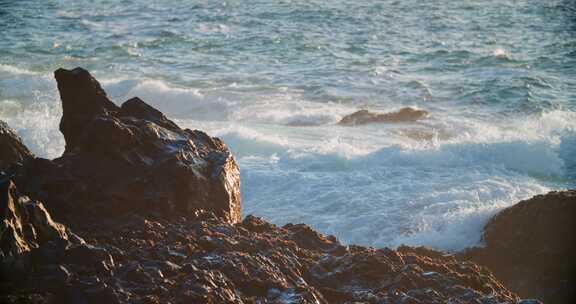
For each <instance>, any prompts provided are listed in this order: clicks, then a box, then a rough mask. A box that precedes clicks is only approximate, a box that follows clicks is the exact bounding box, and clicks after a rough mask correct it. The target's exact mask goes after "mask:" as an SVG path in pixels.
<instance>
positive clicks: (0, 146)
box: [0, 120, 34, 171]
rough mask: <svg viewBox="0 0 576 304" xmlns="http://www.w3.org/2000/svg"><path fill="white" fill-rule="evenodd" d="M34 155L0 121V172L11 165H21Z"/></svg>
mask: <svg viewBox="0 0 576 304" xmlns="http://www.w3.org/2000/svg"><path fill="white" fill-rule="evenodd" d="M33 157H34V155H33V154H32V152H30V150H28V148H27V147H26V146H25V145H24V144H23V143H22V140H21V139H20V137H18V135H16V133H14V131H12V130H11V129H10V127H8V125H7V124H6V123H5V122H3V121H1V120H0V171H2V170H5V169H7V168H8V167H9V166H10V165H11V164H14V163H22V162H24V161H26V160H29V159H31V158H33Z"/></svg>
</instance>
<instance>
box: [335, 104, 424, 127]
mask: <svg viewBox="0 0 576 304" xmlns="http://www.w3.org/2000/svg"><path fill="white" fill-rule="evenodd" d="M426 116H428V112H426V111H424V110H418V109H413V108H410V107H407V108H402V109H400V110H398V111H397V112H391V113H374V112H370V111H368V110H359V111H356V112H354V113H352V114H349V115H346V116H344V117H343V118H342V119H341V120H340V122H338V124H339V125H344V126H356V125H364V124H370V123H401V122H414V121H417V120H420V119H422V118H424V117H426Z"/></svg>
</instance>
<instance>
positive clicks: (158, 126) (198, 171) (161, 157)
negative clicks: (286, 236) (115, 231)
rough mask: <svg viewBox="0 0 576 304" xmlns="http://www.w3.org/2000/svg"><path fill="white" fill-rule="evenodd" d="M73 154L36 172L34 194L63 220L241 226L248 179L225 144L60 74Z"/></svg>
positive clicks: (29, 177) (31, 184)
mask: <svg viewBox="0 0 576 304" xmlns="http://www.w3.org/2000/svg"><path fill="white" fill-rule="evenodd" d="M55 76H56V80H57V82H58V89H59V90H60V95H61V98H62V107H63V117H62V121H61V124H60V130H61V131H62V134H64V138H65V139H66V151H65V153H64V155H62V157H60V158H58V159H55V160H54V161H47V160H41V159H37V160H35V161H34V162H32V163H31V164H30V165H29V166H28V168H27V169H28V171H27V172H26V178H24V179H25V180H26V181H25V184H26V191H27V192H28V193H34V194H38V195H39V197H40V198H41V199H42V200H44V201H46V202H47V203H49V204H50V205H51V206H54V210H55V212H56V215H62V214H69V213H70V210H75V211H78V210H82V209H86V210H85V211H88V213H89V214H107V215H113V214H122V213H125V212H132V211H135V210H136V211H138V210H139V211H143V212H161V213H171V214H179V215H185V214H189V213H191V212H193V211H196V210H208V211H212V212H214V213H215V214H216V215H218V216H220V217H222V218H225V219H226V220H228V221H230V222H238V221H240V205H241V202H240V174H239V169H238V166H237V165H236V162H235V160H234V157H233V156H232V154H231V153H230V151H229V150H228V148H227V147H226V145H225V144H224V143H223V142H222V141H221V140H219V139H218V138H213V137H210V136H208V135H206V134H205V133H204V132H202V131H198V130H194V131H192V130H188V129H181V128H180V127H178V126H177V125H176V124H175V123H174V122H172V121H170V120H169V119H168V118H166V117H165V116H164V115H163V114H162V113H161V112H160V111H158V110H156V109H154V108H153V107H151V106H150V105H148V104H146V103H145V102H144V101H142V100H140V99H139V98H132V99H130V100H128V101H126V102H125V103H124V104H122V106H121V107H118V106H116V105H115V104H114V103H113V102H112V101H110V100H109V99H108V97H107V96H106V93H105V92H104V90H102V88H101V86H100V84H99V83H98V81H96V79H94V78H93V77H92V76H91V75H90V73H88V71H86V70H84V69H81V68H76V69H74V70H71V71H69V70H64V69H59V70H57V71H56V72H55Z"/></svg>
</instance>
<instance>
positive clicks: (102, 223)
mask: <svg viewBox="0 0 576 304" xmlns="http://www.w3.org/2000/svg"><path fill="white" fill-rule="evenodd" d="M56 78H57V80H58V87H59V89H60V92H61V94H62V101H63V107H64V117H63V119H62V124H61V126H60V128H61V131H62V132H63V133H64V135H65V138H66V152H65V153H64V155H63V156H62V157H60V158H58V159H55V160H46V159H40V158H35V159H31V160H29V161H27V162H26V164H21V165H18V166H16V169H15V170H12V171H10V172H8V173H7V174H2V175H1V180H2V182H1V183H0V185H1V187H0V204H1V205H0V210H1V211H2V216H3V226H2V233H1V234H0V237H1V239H0V245H1V250H2V253H1V255H0V265H1V266H2V268H1V269H0V270H1V273H0V274H1V276H0V303H81V304H84V303H85V304H92V303H142V304H148V303H149V304H153V303H183V304H184V303H378V304H385V303H394V304H397V303H406V304H408V303H485V304H489V303H490V304H491V303H533V302H527V301H521V300H520V299H519V298H518V297H517V296H516V295H515V294H514V293H512V292H510V291H509V290H508V289H507V288H506V287H504V286H503V285H502V284H501V283H500V282H499V281H498V280H497V279H496V278H495V277H494V276H493V275H492V274H491V272H490V271H488V270H487V269H486V268H483V267H481V266H478V265H477V264H474V263H472V262H465V261H460V260H458V259H457V258H456V257H454V256H452V255H448V254H445V253H441V252H437V251H433V250H429V249H425V248H410V247H401V248H399V249H397V250H392V249H386V248H383V249H374V248H369V247H361V246H345V245H343V244H341V243H340V242H338V240H337V239H336V238H335V237H333V236H325V235H322V234H320V233H318V232H316V231H314V230H313V229H311V228H310V227H309V226H307V225H304V224H288V225H286V226H284V227H278V226H276V225H273V224H270V223H268V222H266V221H265V220H263V219H260V218H257V217H253V216H248V217H246V218H245V219H244V220H243V221H239V219H240V197H239V188H238V183H239V175H238V168H237V166H236V164H235V162H234V159H233V157H232V156H231V154H230V152H229V151H228V149H227V148H226V146H225V145H224V144H223V143H222V142H221V141H219V140H218V139H215V138H211V137H209V136H208V135H206V134H204V133H202V132H201V131H190V130H182V129H180V128H179V127H178V126H177V125H176V124H175V123H173V122H172V121H170V120H168V119H167V118H166V117H165V116H164V115H163V114H162V113H160V112H159V111H157V110H156V109H154V108H152V107H150V106H149V105H147V104H146V103H144V102H143V101H142V100H140V99H138V98H133V99H131V100H129V101H127V102H125V103H124V104H123V105H122V106H120V107H118V106H116V105H114V104H113V103H112V102H110V101H109V100H108V98H107V97H106V94H105V92H104V91H103V90H102V89H101V87H100V85H99V84H98V83H97V81H96V80H95V79H93V78H92V77H91V76H90V74H89V73H88V72H86V71H84V70H82V69H75V70H72V71H66V70H59V71H57V72H56ZM85 103H88V104H85ZM9 162H13V161H12V160H9ZM22 189H24V190H22ZM23 193H25V194H26V195H28V196H29V197H32V198H33V199H30V198H28V196H26V195H24V194H23ZM40 201H43V202H44V203H41V202H40ZM50 213H54V214H57V217H56V216H55V218H56V219H57V220H59V221H60V222H61V224H60V223H56V222H55V221H54V220H52V217H51V216H50ZM534 303H537V302H534Z"/></svg>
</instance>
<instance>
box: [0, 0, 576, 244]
mask: <svg viewBox="0 0 576 304" xmlns="http://www.w3.org/2000/svg"><path fill="white" fill-rule="evenodd" d="M0 35H1V36H0V38H1V39H0V119H2V120H6V121H7V122H8V123H9V124H10V125H11V126H12V127H14V128H15V129H16V130H17V131H18V133H19V134H20V135H21V136H22V137H23V138H24V141H25V142H26V144H27V145H28V146H29V147H31V148H32V149H33V150H34V152H35V153H36V154H37V155H39V156H43V157H56V156H58V155H60V154H61V153H62V151H63V138H62V136H61V135H60V134H59V132H58V122H59V119H60V115H61V109H60V104H59V98H58V94H57V90H56V86H55V82H54V81H53V77H52V71H53V70H55V69H56V68H58V67H66V68H72V67H75V66H83V67H85V68H87V69H89V70H90V71H91V72H92V73H93V74H94V75H95V76H96V77H97V78H98V79H99V80H100V81H101V82H102V83H103V85H104V87H105V89H106V90H107V91H108V92H109V95H111V97H112V98H113V99H114V100H115V101H116V102H118V103H121V102H122V101H124V100H126V99H128V98H130V97H132V96H140V97H142V98H143V99H144V100H146V101H148V102H150V103H151V104H153V105H154V106H156V107H158V108H159V109H160V110H162V111H164V112H165V113H166V114H167V115H169V116H170V117H172V118H174V119H176V120H177V122H178V123H179V124H181V125H182V126H186V127H190V128H198V129H204V130H207V131H208V132H209V133H210V134H211V135H215V136H219V137H221V138H223V139H224V141H225V142H226V143H228V144H229V145H230V147H231V148H232V150H233V151H234V152H235V154H236V156H237V159H238V161H239V164H240V167H241V171H242V191H243V199H244V206H243V210H244V214H255V215H259V216H263V217H265V218H267V219H269V220H271V221H273V222H275V223H277V224H284V223H287V222H305V223H308V224H311V225H312V226H314V227H315V228H317V229H319V230H321V231H323V232H325V233H331V234H335V235H336V236H338V237H339V238H340V239H341V240H343V241H344V242H348V243H351V242H354V243H359V244H365V245H373V246H397V245H399V244H402V243H405V244H411V245H427V246H432V247H435V248H440V249H447V250H458V249H461V248H464V247H466V246H470V245H474V244H477V243H478V242H479V240H480V231H481V228H482V226H483V224H484V223H485V222H486V220H487V219H488V218H489V217H490V216H491V215H492V214H494V213H495V212H497V211H498V210H500V209H501V208H503V207H506V206H509V205H511V204H513V203H515V202H517V201H518V200H520V199H524V198H528V197H530V196H532V195H535V194H539V193H544V192H547V191H549V190H553V189H563V188H567V187H574V186H575V184H576V182H575V180H576V160H575V159H576V158H575V156H576V133H575V132H576V112H575V111H576V77H575V76H576V5H575V4H574V2H572V1H569V0H551V1H539V0H488V1H472V0H467V1H449V0H439V1H417V0H407V1H389V0H383V1H368V0H360V1H340V0H331V1H309V0H306V1H289V0H285V1H185V0H171V1H102V0H95V1H89V2H87V1H72V0H60V1H3V0H0ZM406 106H411V107H415V108H420V109H424V110H427V111H429V112H430V113H431V115H430V116H429V117H428V118H426V119H424V120H422V121H420V122H417V123H405V124H395V125H385V124H379V125H378V124H374V125H365V126H356V127H344V126H337V125H335V123H336V122H338V121H339V120H340V119H341V118H342V117H343V116H344V115H346V114H350V113H352V112H354V111H356V110H358V109H370V110H372V111H377V112H389V111H394V110H397V109H399V108H401V107H406Z"/></svg>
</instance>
